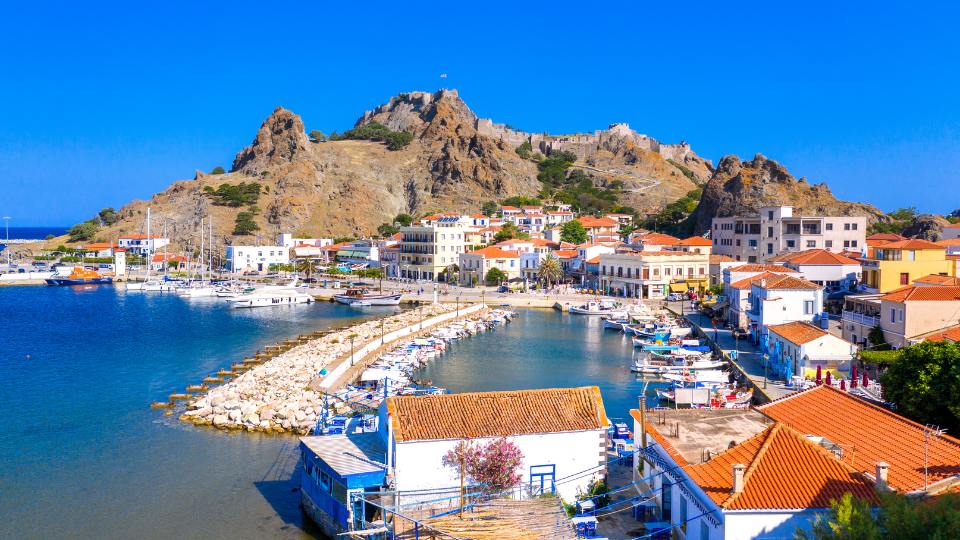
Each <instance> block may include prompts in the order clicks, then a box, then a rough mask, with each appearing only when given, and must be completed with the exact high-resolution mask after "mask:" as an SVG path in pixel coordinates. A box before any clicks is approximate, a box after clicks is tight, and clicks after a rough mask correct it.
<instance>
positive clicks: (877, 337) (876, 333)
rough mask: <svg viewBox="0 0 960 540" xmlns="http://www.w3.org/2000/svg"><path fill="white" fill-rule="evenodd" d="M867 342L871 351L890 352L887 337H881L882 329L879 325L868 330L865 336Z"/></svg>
mask: <svg viewBox="0 0 960 540" xmlns="http://www.w3.org/2000/svg"><path fill="white" fill-rule="evenodd" d="M867 341H869V342H870V345H871V349H873V350H875V351H887V350H890V345H889V344H887V337H886V336H885V335H883V329H882V328H880V325H879V324H878V325H876V326H874V327H873V328H871V329H870V333H868V334H867Z"/></svg>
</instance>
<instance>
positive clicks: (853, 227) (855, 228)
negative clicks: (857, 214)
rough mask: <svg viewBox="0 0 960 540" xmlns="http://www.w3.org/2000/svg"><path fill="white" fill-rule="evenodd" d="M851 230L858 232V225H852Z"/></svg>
mask: <svg viewBox="0 0 960 540" xmlns="http://www.w3.org/2000/svg"><path fill="white" fill-rule="evenodd" d="M850 229H851V230H854V231H855V230H857V224H856V223H851V224H850Z"/></svg>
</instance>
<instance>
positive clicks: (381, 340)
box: [380, 317, 386, 345]
mask: <svg viewBox="0 0 960 540" xmlns="http://www.w3.org/2000/svg"><path fill="white" fill-rule="evenodd" d="M384 319H386V317H380V344H381V345H383V320H384Z"/></svg>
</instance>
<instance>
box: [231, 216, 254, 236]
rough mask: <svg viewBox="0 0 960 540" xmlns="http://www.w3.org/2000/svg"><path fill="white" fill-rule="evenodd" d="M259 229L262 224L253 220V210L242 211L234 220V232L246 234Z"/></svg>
mask: <svg viewBox="0 0 960 540" xmlns="http://www.w3.org/2000/svg"><path fill="white" fill-rule="evenodd" d="M259 230H260V226H259V225H257V222H256V221H254V220H253V214H252V213H251V212H240V213H239V214H237V217H236V219H235V220H234V226H233V234H235V235H246V234H252V233H253V232H255V231H259Z"/></svg>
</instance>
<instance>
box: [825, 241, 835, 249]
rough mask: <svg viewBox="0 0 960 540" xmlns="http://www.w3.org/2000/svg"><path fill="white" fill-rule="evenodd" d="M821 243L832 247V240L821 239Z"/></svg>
mask: <svg viewBox="0 0 960 540" xmlns="http://www.w3.org/2000/svg"><path fill="white" fill-rule="evenodd" d="M823 245H825V246H826V247H827V248H832V247H833V240H824V241H823Z"/></svg>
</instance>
